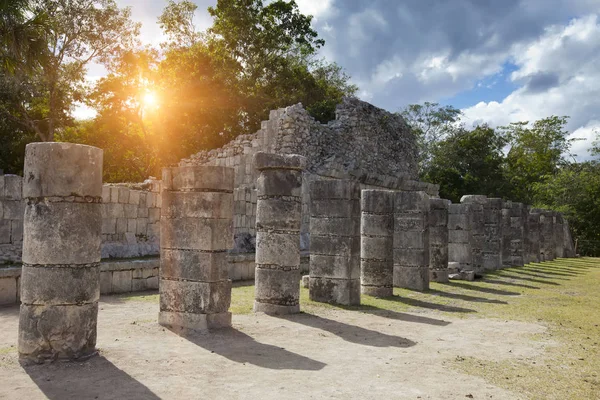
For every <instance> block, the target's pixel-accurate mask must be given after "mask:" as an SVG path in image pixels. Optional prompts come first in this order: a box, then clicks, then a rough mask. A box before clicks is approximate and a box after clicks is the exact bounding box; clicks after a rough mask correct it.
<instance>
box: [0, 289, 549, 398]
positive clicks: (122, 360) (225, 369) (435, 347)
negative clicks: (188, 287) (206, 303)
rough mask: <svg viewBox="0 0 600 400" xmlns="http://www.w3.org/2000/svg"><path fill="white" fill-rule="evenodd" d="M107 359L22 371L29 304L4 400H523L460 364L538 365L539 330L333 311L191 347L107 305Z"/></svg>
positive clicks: (432, 315)
mask: <svg viewBox="0 0 600 400" xmlns="http://www.w3.org/2000/svg"><path fill="white" fill-rule="evenodd" d="M100 309H101V311H100V314H99V324H98V347H99V348H100V355H99V356H97V357H95V358H92V359H90V360H88V361H85V362H79V363H54V364H50V365H35V366H28V367H22V366H21V365H20V364H19V362H18V359H17V352H16V338H17V324H18V307H9V308H0V398H1V399H28V400H29V399H31V400H33V399H43V398H49V399H57V400H58V399H61V400H62V399H158V398H161V399H180V400H181V399H261V400H263V399H290V398H293V399H322V398H331V399H350V398H351V399H462V398H474V399H511V400H514V399H519V398H521V396H520V395H519V394H518V393H514V392H509V391H506V390H504V389H501V388H499V387H496V386H493V385H491V384H489V383H486V382H485V381H484V380H483V379H482V378H478V377H474V376H470V375H464V374H461V373H459V372H457V371H456V370H455V369H453V368H451V367H450V366H449V365H448V364H449V363H450V362H452V361H454V360H456V359H461V358H463V357H470V356H476V357H478V358H479V359H484V360H485V359H486V358H487V359H490V360H496V361H498V360H506V359H514V360H518V359H523V358H532V357H533V358H535V357H536V356H539V355H540V354H542V353H543V352H544V347H545V346H548V345H551V343H550V342H549V341H540V340H539V339H538V340H532V339H531V336H532V335H534V334H539V333H542V332H544V330H545V329H546V328H545V327H543V326H541V325H537V324H530V323H523V322H515V321H504V320H495V319H484V318H470V317H467V318H456V319H454V318H452V317H448V316H446V315H445V314H444V315H442V314H441V313H439V312H438V311H436V310H430V309H417V310H416V311H417V312H410V313H408V312H407V313H404V312H395V311H388V312H385V313H365V312H360V311H350V310H343V309H322V310H319V312H318V313H315V314H304V313H303V314H298V315H295V316H290V317H285V318H278V317H270V316H266V315H252V314H250V315H234V317H233V328H232V329H225V330H221V331H215V332H213V333H210V334H204V335H197V336H193V337H188V338H182V337H180V336H177V335H176V334H174V333H173V332H171V331H169V330H166V329H164V328H162V327H160V326H159V325H158V324H157V323H156V320H157V314H158V304H157V303H155V302H149V301H135V300H133V301H131V300H130V301H124V298H122V297H118V296H108V297H103V298H102V299H101V303H100Z"/></svg>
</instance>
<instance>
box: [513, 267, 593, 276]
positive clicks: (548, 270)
mask: <svg viewBox="0 0 600 400" xmlns="http://www.w3.org/2000/svg"><path fill="white" fill-rule="evenodd" d="M525 267H526V268H527V271H529V272H543V273H545V274H553V273H554V272H556V271H558V272H562V273H566V274H568V275H569V276H579V275H584V274H586V273H587V272H588V270H587V269H578V268H577V269H570V268H566V267H564V268H563V267H556V268H555V267H551V266H547V265H544V266H543V267H540V266H537V265H536V266H531V265H526V266H525Z"/></svg>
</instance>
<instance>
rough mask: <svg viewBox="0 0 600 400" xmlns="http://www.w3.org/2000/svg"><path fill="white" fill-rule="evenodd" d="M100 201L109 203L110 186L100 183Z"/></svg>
mask: <svg viewBox="0 0 600 400" xmlns="http://www.w3.org/2000/svg"><path fill="white" fill-rule="evenodd" d="M102 203H104V204H106V203H110V186H108V185H102Z"/></svg>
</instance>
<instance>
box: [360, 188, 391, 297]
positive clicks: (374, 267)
mask: <svg viewBox="0 0 600 400" xmlns="http://www.w3.org/2000/svg"><path fill="white" fill-rule="evenodd" d="M360 205H361V222H360V235H361V236H360V285H361V292H362V293H363V294H367V295H369V296H375V297H389V296H392V295H393V294H394V293H393V292H394V286H393V285H394V263H393V257H392V250H393V233H394V192H392V191H389V190H370V189H369V190H363V191H362V193H361V201H360Z"/></svg>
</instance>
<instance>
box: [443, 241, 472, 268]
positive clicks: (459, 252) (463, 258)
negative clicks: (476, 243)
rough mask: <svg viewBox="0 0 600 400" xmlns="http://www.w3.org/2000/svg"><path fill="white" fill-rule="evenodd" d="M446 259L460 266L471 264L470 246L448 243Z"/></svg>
mask: <svg viewBox="0 0 600 400" xmlns="http://www.w3.org/2000/svg"><path fill="white" fill-rule="evenodd" d="M448 259H449V260H450V261H455V262H459V263H461V264H471V246H470V245H469V244H468V243H448Z"/></svg>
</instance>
